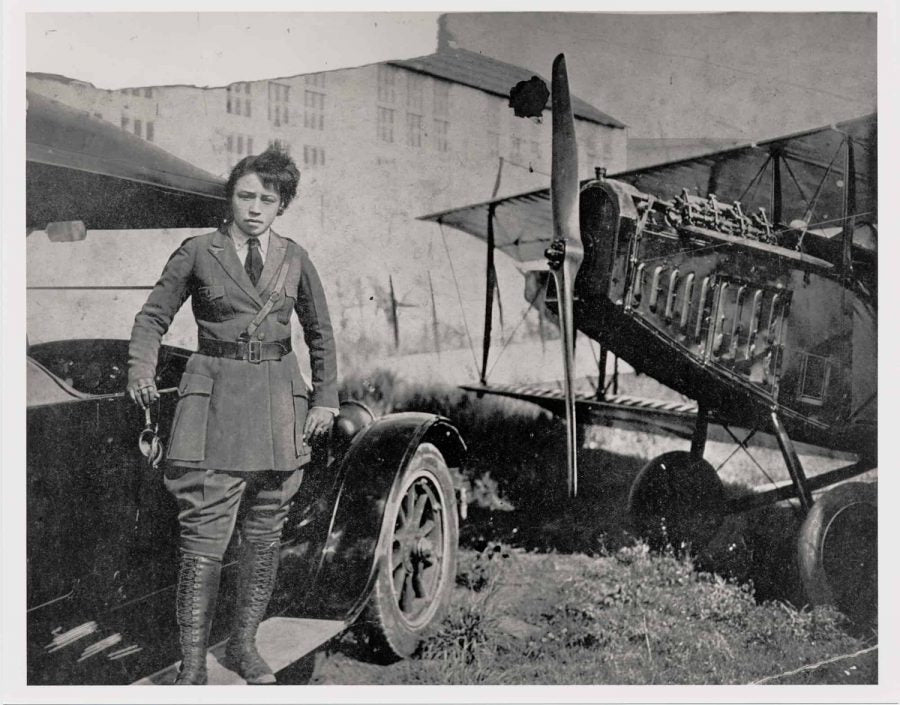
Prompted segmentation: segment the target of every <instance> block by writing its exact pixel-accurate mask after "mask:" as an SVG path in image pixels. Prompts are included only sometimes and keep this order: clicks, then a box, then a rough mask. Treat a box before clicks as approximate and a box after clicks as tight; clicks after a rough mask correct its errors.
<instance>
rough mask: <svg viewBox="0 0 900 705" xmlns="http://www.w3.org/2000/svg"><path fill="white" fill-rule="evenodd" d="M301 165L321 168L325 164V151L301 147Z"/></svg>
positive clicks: (321, 148) (305, 146)
mask: <svg viewBox="0 0 900 705" xmlns="http://www.w3.org/2000/svg"><path fill="white" fill-rule="evenodd" d="M303 164H304V165H306V166H323V165H324V164H325V149H324V148H323V147H314V146H311V145H308V144H305V145H303Z"/></svg>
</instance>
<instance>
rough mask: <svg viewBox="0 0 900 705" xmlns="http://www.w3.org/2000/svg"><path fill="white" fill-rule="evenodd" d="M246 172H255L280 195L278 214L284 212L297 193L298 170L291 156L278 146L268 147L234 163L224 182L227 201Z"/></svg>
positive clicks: (264, 183) (267, 185) (268, 186)
mask: <svg viewBox="0 0 900 705" xmlns="http://www.w3.org/2000/svg"><path fill="white" fill-rule="evenodd" d="M246 174H256V175H257V176H259V179H260V181H262V182H263V185H264V186H265V187H266V188H270V189H272V190H273V191H276V192H277V193H278V195H279V196H280V197H281V206H280V207H279V208H278V215H281V214H282V213H284V211H285V209H286V208H287V207H288V205H289V204H290V202H291V201H293V200H294V197H295V196H296V195H297V185H298V184H299V183H300V170H299V169H298V168H297V165H296V164H295V163H294V160H293V159H292V158H291V156H290V155H289V154H288V153H287V152H285V151H284V150H282V149H280V148H278V147H269V148H268V149H267V150H266V151H265V152H263V153H262V154H251V155H250V156H249V157H244V158H243V159H241V161H239V162H238V163H237V164H236V165H235V167H234V169H232V170H231V174H229V176H228V182H227V183H226V184H225V195H226V197H227V198H228V200H229V201H231V197H232V196H233V195H234V186H235V184H236V183H237V181H238V179H240V178H241V177H242V176H245V175H246Z"/></svg>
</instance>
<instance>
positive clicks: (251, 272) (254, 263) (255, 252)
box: [244, 237, 263, 286]
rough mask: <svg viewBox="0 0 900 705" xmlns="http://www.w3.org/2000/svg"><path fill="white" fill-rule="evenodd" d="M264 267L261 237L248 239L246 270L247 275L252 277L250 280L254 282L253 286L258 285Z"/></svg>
mask: <svg viewBox="0 0 900 705" xmlns="http://www.w3.org/2000/svg"><path fill="white" fill-rule="evenodd" d="M262 269H263V261H262V256H261V255H260V254H259V238H258V237H251V238H250V239H249V240H247V259H246V260H245V261H244V270H245V271H246V272H247V276H249V277H250V281H251V282H253V286H256V282H258V281H259V275H260V274H262Z"/></svg>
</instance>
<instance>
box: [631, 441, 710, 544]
mask: <svg viewBox="0 0 900 705" xmlns="http://www.w3.org/2000/svg"><path fill="white" fill-rule="evenodd" d="M628 518H629V523H630V524H631V527H632V529H633V530H634V531H635V532H636V533H637V534H638V535H639V536H641V537H642V538H643V539H644V540H646V541H647V543H648V545H649V546H650V548H651V549H654V550H663V549H666V548H670V547H671V548H674V549H675V550H681V549H683V548H685V547H688V546H691V547H693V548H698V547H700V546H703V545H705V544H706V543H708V542H709V540H710V539H711V538H712V537H713V535H714V534H715V533H716V531H717V530H718V528H719V526H721V524H722V521H723V520H724V518H725V489H724V487H723V485H722V481H721V480H720V479H719V476H718V475H717V474H716V471H715V470H714V469H713V466H712V465H710V464H709V463H708V462H707V461H706V460H703V459H700V460H696V461H695V460H692V459H691V454H690V453H688V452H685V451H672V452H669V453H663V454H662V455H660V456H658V457H656V458H654V459H653V460H651V461H650V462H649V463H647V464H646V465H645V466H644V467H643V468H641V471H640V472H639V473H638V475H637V477H636V478H635V479H634V482H633V483H632V485H631V490H630V491H629V493H628Z"/></svg>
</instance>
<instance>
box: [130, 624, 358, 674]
mask: <svg viewBox="0 0 900 705" xmlns="http://www.w3.org/2000/svg"><path fill="white" fill-rule="evenodd" d="M346 628H347V624H346V622H342V621H337V620H328V619H294V618H292V617H271V618H270V619H267V620H266V621H264V622H263V623H262V624H260V625H259V633H258V634H257V638H256V644H257V648H258V649H259V653H260V655H261V656H262V657H263V658H264V659H265V660H266V663H268V664H269V666H270V667H271V668H272V670H273V671H274V672H275V673H278V671H280V670H282V669H284V668H287V667H288V666H290V665H291V664H292V663H294V662H295V661H299V660H300V659H301V658H303V657H304V656H306V655H307V654H309V653H310V652H312V651H314V650H315V649H317V648H319V647H320V646H321V645H322V644H324V643H325V642H327V641H328V640H330V639H332V638H334V637H335V636H337V635H338V634H340V633H341V632H343V631H344V630H345V629H346ZM227 641H228V640H227V639H224V640H222V641H220V642H219V643H217V644H214V645H213V646H212V647H211V648H210V649H209V651H208V652H207V654H206V668H207V671H208V672H209V685H244V679H243V678H241V677H240V676H239V675H238V674H237V673H235V672H234V671H229V670H228V669H227V668H225V667H224V666H223V665H222V663H221V660H222V656H223V655H224V653H225V644H226V642H227ZM178 664H179V661H176V662H175V663H173V664H172V665H170V666H167V667H166V668H163V669H162V670H160V671H157V672H156V673H154V674H152V675H149V676H147V677H146V678H141V679H140V680H139V681H135V682H134V683H132V685H171V683H172V681H173V680H175V674H176V673H177V672H178Z"/></svg>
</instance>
